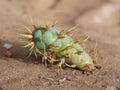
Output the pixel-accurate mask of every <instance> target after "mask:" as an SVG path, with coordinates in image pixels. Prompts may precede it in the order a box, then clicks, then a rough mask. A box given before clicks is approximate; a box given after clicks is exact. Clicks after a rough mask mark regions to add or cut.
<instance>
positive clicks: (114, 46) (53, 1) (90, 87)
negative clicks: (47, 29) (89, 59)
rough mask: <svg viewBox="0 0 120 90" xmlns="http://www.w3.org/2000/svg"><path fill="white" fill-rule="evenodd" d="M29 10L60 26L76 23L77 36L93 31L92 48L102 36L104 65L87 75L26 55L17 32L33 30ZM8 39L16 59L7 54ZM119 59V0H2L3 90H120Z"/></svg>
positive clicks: (36, 17) (0, 67) (0, 54)
mask: <svg viewBox="0 0 120 90" xmlns="http://www.w3.org/2000/svg"><path fill="white" fill-rule="evenodd" d="M29 15H32V16H33V19H34V21H39V22H40V24H43V22H44V20H45V19H46V18H47V19H48V20H49V23H50V24H52V23H53V22H54V21H58V25H57V26H56V27H58V28H59V29H63V28H70V27H72V26H74V25H78V27H77V28H76V30H75V32H76V33H75V35H74V37H73V38H74V39H79V38H80V37H81V36H83V35H89V36H90V37H91V39H90V40H89V41H88V43H87V44H88V45H87V46H88V47H93V45H94V44H95V41H96V40H97V41H98V44H99V46H98V49H99V62H100V63H103V62H105V61H106V62H105V63H104V64H102V69H101V70H99V71H97V72H96V73H95V75H89V76H88V75H85V74H82V72H81V71H79V70H75V69H71V68H65V69H64V70H63V71H62V72H60V73H58V72H57V68H56V67H57V66H56V65H53V66H51V65H50V66H49V67H48V68H46V67H45V66H44V64H42V63H41V62H40V58H37V59H36V58H35V56H31V57H30V58H26V56H27V55H28V50H27V49H24V48H22V46H23V45H24V44H26V43H27V42H25V41H22V40H21V39H19V37H18V32H19V31H24V30H25V28H24V25H26V26H28V27H29V28H31V29H32V27H31V23H30V20H29ZM4 43H11V44H13V46H14V47H13V49H12V52H13V57H12V58H7V57H5V55H4V53H5V48H3V44H4ZM88 49H89V48H88ZM119 64H120V0H0V90H120V65H119ZM64 78H66V80H65V82H64V83H63V84H59V80H61V79H64Z"/></svg>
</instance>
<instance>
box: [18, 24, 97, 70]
mask: <svg viewBox="0 0 120 90" xmlns="http://www.w3.org/2000/svg"><path fill="white" fill-rule="evenodd" d="M33 26H34V30H33V31H31V30H30V29H28V28H26V29H27V31H28V32H26V33H21V34H20V35H21V36H22V37H23V38H26V39H27V40H29V41H30V43H29V44H27V45H25V46H24V47H29V48H30V55H31V54H32V52H34V54H35V55H36V57H37V56H38V55H42V57H43V59H44V60H47V61H49V62H50V63H54V62H59V67H62V65H66V66H68V67H72V68H78V69H80V70H83V71H88V72H91V71H94V70H96V65H95V62H94V59H92V58H91V57H90V55H89V54H88V53H87V52H86V51H85V49H84V48H83V47H82V46H81V45H80V44H79V43H77V42H75V41H74V40H73V39H72V38H71V37H70V36H69V33H70V32H71V30H72V29H69V30H58V29H56V28H54V25H52V26H49V25H48V24H46V25H44V26H36V25H35V24H33Z"/></svg>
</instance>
